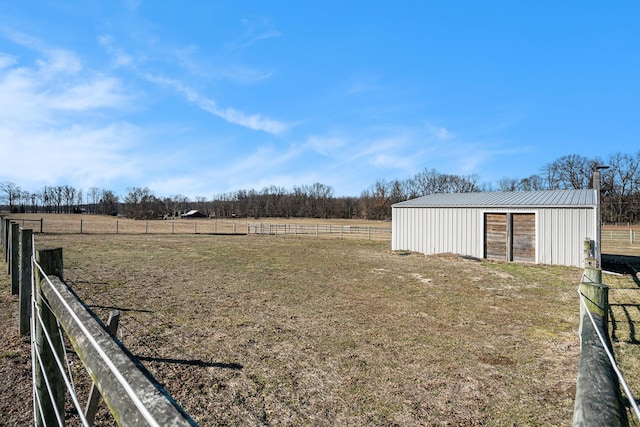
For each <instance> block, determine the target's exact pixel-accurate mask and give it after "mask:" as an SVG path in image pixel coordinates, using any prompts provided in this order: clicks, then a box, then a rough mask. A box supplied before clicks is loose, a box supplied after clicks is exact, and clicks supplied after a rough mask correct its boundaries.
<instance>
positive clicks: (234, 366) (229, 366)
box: [136, 356, 244, 370]
mask: <svg viewBox="0 0 640 427" xmlns="http://www.w3.org/2000/svg"><path fill="white" fill-rule="evenodd" d="M136 358H137V359H138V360H140V361H143V362H158V363H175V364H178V365H186V366H198V367H202V368H222V369H233V370H241V369H243V368H244V366H242V365H240V364H239V363H220V362H205V361H203V360H187V359H172V358H167V357H146V356H136Z"/></svg>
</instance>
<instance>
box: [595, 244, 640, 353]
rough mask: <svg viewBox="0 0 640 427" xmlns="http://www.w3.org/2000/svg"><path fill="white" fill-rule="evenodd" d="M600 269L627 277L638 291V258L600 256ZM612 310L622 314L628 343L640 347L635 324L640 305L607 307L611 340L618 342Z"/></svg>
mask: <svg viewBox="0 0 640 427" xmlns="http://www.w3.org/2000/svg"><path fill="white" fill-rule="evenodd" d="M602 269H603V270H606V271H611V272H614V273H618V274H624V275H628V276H630V277H631V278H632V279H633V282H634V283H635V284H636V286H637V290H638V291H640V278H639V277H638V272H639V271H640V256H632V255H612V254H603V255H602ZM614 308H619V309H621V310H622V312H623V313H624V317H625V318H626V320H627V323H628V324H629V338H628V341H627V342H628V343H629V344H633V345H640V340H639V339H638V336H637V330H636V323H638V321H637V320H635V319H637V318H638V315H639V314H640V304H638V303H626V304H625V303H618V304H610V306H609V319H610V320H611V326H612V331H611V339H612V340H614V341H618V340H619V337H617V336H616V332H617V330H618V323H617V322H618V319H616V317H615V313H614V310H613V309H614ZM634 314H636V316H634Z"/></svg>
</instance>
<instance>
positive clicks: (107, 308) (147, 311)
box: [87, 305, 153, 313]
mask: <svg viewBox="0 0 640 427" xmlns="http://www.w3.org/2000/svg"><path fill="white" fill-rule="evenodd" d="M87 307H89V308H92V309H93V308H101V309H103V310H119V311H122V312H128V311H131V312H136V313H153V311H151V310H140V309H137V308H122V307H115V306H111V305H88V306H87Z"/></svg>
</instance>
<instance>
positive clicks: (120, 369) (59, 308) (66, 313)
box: [38, 267, 196, 426]
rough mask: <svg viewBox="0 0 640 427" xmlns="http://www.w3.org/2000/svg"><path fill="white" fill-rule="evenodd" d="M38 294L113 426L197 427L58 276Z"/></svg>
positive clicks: (46, 279)
mask: <svg viewBox="0 0 640 427" xmlns="http://www.w3.org/2000/svg"><path fill="white" fill-rule="evenodd" d="M38 268H40V267H38ZM41 273H42V271H41ZM40 291H41V292H42V295H43V296H44V297H45V299H46V300H47V301H48V306H50V307H51V310H52V312H53V313H54V314H55V317H56V319H57V321H58V322H59V323H60V325H61V326H62V329H63V330H64V331H65V333H66V334H67V336H68V337H69V340H70V342H71V344H72V346H73V348H74V349H75V351H76V353H77V354H78V356H79V357H80V359H81V360H82V362H83V364H84V365H85V367H86V369H87V371H88V372H89V374H90V375H91V377H92V378H95V383H96V386H97V387H98V389H99V391H100V393H101V395H102V397H103V398H104V400H105V402H106V403H107V406H108V407H109V410H110V411H111V413H112V414H114V418H115V419H116V421H117V422H119V423H122V424H124V425H129V424H132V425H152V426H163V425H175V426H187V425H196V424H195V422H194V421H193V420H192V419H191V418H190V417H189V416H188V415H187V414H186V413H185V412H184V410H183V409H182V408H180V407H179V406H178V405H177V403H175V402H174V401H173V399H171V398H170V397H169V395H168V394H167V392H166V391H165V390H164V389H162V388H161V386H160V385H159V384H158V383H157V382H155V381H154V380H150V379H149V378H148V375H149V374H148V372H146V371H144V370H143V369H142V368H141V367H139V366H137V365H136V363H135V362H134V360H133V359H132V357H133V356H131V355H130V354H129V353H128V352H126V351H125V350H124V349H123V348H121V347H120V345H119V344H118V343H117V342H116V340H115V339H114V338H113V337H112V336H111V335H110V334H109V333H108V332H106V331H105V329H104V328H103V326H102V325H101V324H99V323H98V322H97V320H96V319H95V318H94V317H93V316H92V313H90V312H89V310H88V309H87V308H86V307H85V306H84V304H82V302H81V301H80V300H79V299H78V298H77V296H75V295H74V294H73V293H72V292H71V290H70V289H69V288H68V286H67V285H66V284H65V283H64V282H63V281H62V280H61V279H60V278H59V277H56V276H52V275H49V276H47V275H44V280H43V281H42V282H41V285H40ZM138 363H139V362H138ZM79 412H82V410H81V408H79ZM142 421H144V422H145V423H144V424H143V423H142Z"/></svg>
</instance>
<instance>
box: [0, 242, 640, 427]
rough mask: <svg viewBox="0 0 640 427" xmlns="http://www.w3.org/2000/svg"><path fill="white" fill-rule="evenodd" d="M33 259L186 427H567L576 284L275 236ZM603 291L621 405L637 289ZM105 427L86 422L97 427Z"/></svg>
mask: <svg viewBox="0 0 640 427" xmlns="http://www.w3.org/2000/svg"><path fill="white" fill-rule="evenodd" d="M36 245H37V246H38V247H63V248H64V258H65V276H66V280H67V282H68V283H69V284H70V285H71V286H72V287H73V289H74V290H75V291H76V292H77V293H78V294H79V295H80V297H81V298H82V299H83V300H84V301H85V302H86V303H87V304H88V305H89V306H90V307H91V309H92V310H94V311H95V312H96V313H97V314H98V316H99V317H101V318H102V319H106V318H107V316H108V313H109V311H111V310H113V309H115V308H117V309H120V310H121V312H122V318H121V329H120V335H119V338H120V339H121V340H122V341H123V343H124V344H125V345H126V346H127V347H128V348H129V349H130V350H131V351H132V352H133V353H134V354H135V355H136V356H138V357H139V358H140V359H141V360H142V362H143V363H144V365H145V366H146V367H147V368H148V369H149V370H150V371H151V372H152V373H153V375H154V376H155V377H156V378H157V379H158V380H159V381H160V382H161V383H162V384H163V385H164V386H165V387H166V388H167V390H168V391H169V392H170V393H171V394H172V395H173V396H174V397H175V398H176V400H177V401H178V402H179V403H180V404H181V405H182V406H183V407H184V408H185V409H186V411H187V412H188V413H190V414H191V415H192V417H193V418H194V419H195V420H196V421H197V422H198V423H200V425H202V426H209V425H249V426H251V425H292V426H293V425H313V426H316V425H319V426H322V425H326V426H329V425H332V426H333V425H357V426H360V425H402V426H410V425H490V426H513V425H518V426H523V425H544V426H552V425H563V426H564V425H571V417H572V412H573V401H574V397H575V380H576V370H577V363H578V355H579V340H578V336H577V326H578V314H579V308H578V298H577V293H576V288H577V284H578V281H579V280H580V277H581V273H582V271H581V270H580V269H574V268H565V267H551V266H537V265H525V264H516V263H509V264H508V263H500V262H488V261H484V260H475V259H466V258H462V257H458V256H453V255H441V256H424V255H420V254H415V253H408V252H392V251H391V250H390V248H389V242H388V241H386V242H384V241H367V240H338V239H331V240H328V239H307V238H304V239H302V238H291V237H283V236H220V235H171V234H160V235H151V234H149V235H147V234H140V235H121V234H119V235H116V234H83V235H79V234H51V235H38V236H37V238H36ZM632 250H633V248H632ZM605 279H606V281H608V282H609V281H613V282H615V283H613V284H612V287H613V288H615V289H612V292H611V294H612V302H614V303H615V304H618V305H617V306H615V307H614V310H621V311H616V312H615V313H614V314H615V315H614V316H612V317H613V318H614V319H613V322H614V323H615V335H614V347H615V348H616V351H617V354H618V355H619V358H620V359H621V365H622V366H623V369H625V373H626V369H629V370H630V371H631V374H632V375H631V376H630V377H628V378H627V379H628V381H629V383H630V385H632V387H634V392H635V393H636V395H639V394H640V373H639V372H640V369H637V368H638V366H637V361H636V360H637V359H638V356H639V355H638V348H639V346H638V340H637V337H636V332H635V330H636V329H635V328H634V325H635V326H636V327H637V325H638V322H640V319H638V318H637V317H635V316H636V313H637V311H638V308H637V307H638V302H639V301H638V300H637V299H636V298H637V297H636V295H637V291H638V289H640V287H638V285H636V284H634V282H633V281H631V280H630V279H629V276H613V275H605ZM2 280H4V278H2ZM0 285H1V286H3V290H2V292H3V294H2V295H3V298H5V299H6V300H10V298H9V297H7V296H6V295H5V293H6V289H7V286H5V284H4V282H3V281H0ZM3 302H4V300H3ZM10 302H11V304H13V306H14V308H15V305H16V304H15V303H14V302H13V301H12V300H11V301H10ZM634 304H635V305H634ZM6 306H8V307H11V305H10V304H7V305H6ZM625 310H626V311H625ZM16 311H17V309H16ZM625 313H628V314H625ZM3 314H4V316H5V317H3V318H2V321H3V322H12V321H14V320H15V319H11V316H13V315H12V314H11V313H10V312H4V311H3ZM15 328H16V329H17V326H15ZM5 329H6V328H5ZM10 338H11V337H10ZM11 339H12V340H13V341H11V343H12V344H11V345H12V347H11V348H9V349H8V350H7V349H4V348H3V351H4V353H2V357H1V358H0V362H1V363H0V367H3V366H8V367H12V366H13V369H14V370H19V369H21V368H20V367H23V365H25V363H24V360H23V359H22V358H21V356H19V355H18V353H19V352H20V351H22V347H23V344H24V343H23V342H22V341H20V340H19V339H17V338H15V337H14V338H11ZM76 368H78V369H76V371H80V369H79V366H77V367H76ZM3 369H4V368H3ZM7 369H9V368H7ZM5 382H6V381H5ZM79 382H80V388H81V390H83V389H84V388H85V386H84V385H83V384H82V381H79ZM0 390H2V392H3V396H1V397H2V399H0V400H4V398H5V395H4V394H6V396H8V397H9V398H11V399H16V397H15V395H16V393H17V391H16V390H14V389H12V388H10V387H6V390H5V389H3V388H1V387H0ZM27 392H29V391H28V389H27ZM29 398H30V395H26V396H25V397H24V399H29ZM20 404H24V402H16V405H9V407H10V408H15V407H16V406H18V407H19V406H20ZM0 409H4V408H0ZM14 410H15V409H14ZM111 424H113V422H112V421H111V420H110V419H109V417H108V416H107V414H104V411H103V413H101V414H100V424H99V425H111Z"/></svg>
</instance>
